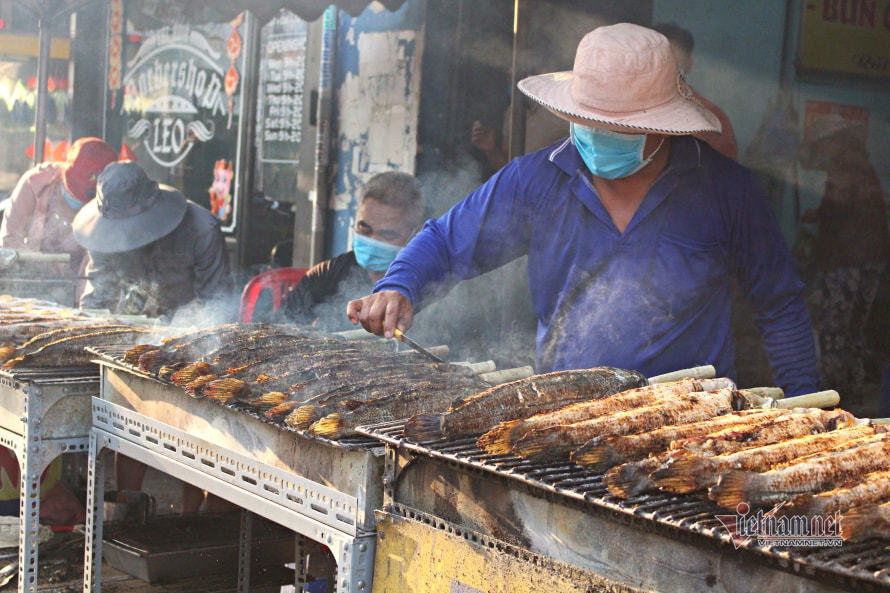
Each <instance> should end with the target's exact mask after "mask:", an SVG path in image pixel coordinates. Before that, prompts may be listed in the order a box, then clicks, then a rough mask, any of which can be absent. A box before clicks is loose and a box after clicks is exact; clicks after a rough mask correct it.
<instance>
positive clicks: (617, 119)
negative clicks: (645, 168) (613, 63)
mask: <svg viewBox="0 0 890 593" xmlns="http://www.w3.org/2000/svg"><path fill="white" fill-rule="evenodd" d="M573 77H574V75H573V74H572V72H571V71H567V72H551V73H548V74H539V75H537V76H529V77H528V78H524V79H523V80H520V81H519V85H518V86H519V90H520V91H522V92H523V93H524V94H525V95H526V96H528V97H529V98H530V99H532V100H534V101H537V102H538V103H540V104H541V105H543V106H544V107H546V108H547V109H549V110H550V111H552V112H553V113H554V114H555V115H557V116H558V117H561V118H562V119H566V120H568V121H571V122H575V123H578V124H581V125H590V124H597V125H605V126H614V127H616V128H621V129H624V128H626V129H630V130H635V131H639V132H652V133H656V134H670V135H674V136H682V135H685V134H697V133H699V132H720V131H721V129H722V126H721V125H720V120H719V119H717V116H716V115H714V114H713V113H711V112H710V111H709V110H707V109H705V108H704V107H702V106H699V105H697V104H696V103H695V100H694V99H686V98H684V97H683V96H681V95H680V94H677V96H676V97H675V98H674V99H672V100H670V101H668V102H667V103H663V104H662V105H658V106H656V107H652V108H649V109H645V110H643V111H637V112H633V113H610V112H604V111H596V110H594V109H591V108H590V107H587V106H585V105H581V104H580V103H578V102H577V101H575V100H574V99H573V98H572V79H573Z"/></svg>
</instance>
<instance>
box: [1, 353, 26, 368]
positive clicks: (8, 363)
mask: <svg viewBox="0 0 890 593" xmlns="http://www.w3.org/2000/svg"><path fill="white" fill-rule="evenodd" d="M23 360H25V357H24V356H16V357H15V358H10V359H9V360H7V361H6V362H4V363H3V366H2V367H0V368H3V369H11V368H13V367H15V365H17V364H19V363H20V362H22V361H23Z"/></svg>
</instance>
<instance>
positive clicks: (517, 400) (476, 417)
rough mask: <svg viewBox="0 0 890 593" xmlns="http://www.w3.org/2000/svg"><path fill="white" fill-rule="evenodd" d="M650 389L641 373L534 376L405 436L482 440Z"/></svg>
mask: <svg viewBox="0 0 890 593" xmlns="http://www.w3.org/2000/svg"><path fill="white" fill-rule="evenodd" d="M646 384H647V380H646V377H644V376H643V375H642V374H640V373H638V372H637V371H628V370H624V369H617V368H613V367H594V368H591V369H579V370H569V371H556V372H553V373H547V374H543V375H533V376H531V377H528V378H526V379H519V380H518V381H512V382H510V383H504V384H502V385H496V386H494V387H492V388H490V389H487V390H485V391H482V392H480V393H476V394H474V395H471V396H467V397H465V398H463V399H461V400H459V401H455V402H454V403H453V404H452V405H451V407H450V408H448V409H447V411H446V412H445V413H440V414H432V415H430V414H426V413H424V414H422V415H417V416H415V417H413V418H411V420H410V421H409V422H408V423H407V424H406V425H405V434H406V435H407V436H409V437H411V438H413V439H415V440H419V441H425V440H431V439H438V438H442V437H444V436H447V437H457V436H462V435H468V434H479V433H482V432H485V431H487V430H490V429H491V428H492V427H493V426H495V425H497V424H498V423H500V422H505V421H508V420H516V419H517V418H527V417H529V416H532V415H534V414H539V413H541V412H546V411H549V410H553V409H555V408H558V407H561V406H564V405H566V404H570V403H573V402H576V401H580V400H583V399H597V398H601V397H606V396H609V395H612V394H615V393H618V392H620V391H624V390H626V389H632V388H634V387H642V386H643V385H646Z"/></svg>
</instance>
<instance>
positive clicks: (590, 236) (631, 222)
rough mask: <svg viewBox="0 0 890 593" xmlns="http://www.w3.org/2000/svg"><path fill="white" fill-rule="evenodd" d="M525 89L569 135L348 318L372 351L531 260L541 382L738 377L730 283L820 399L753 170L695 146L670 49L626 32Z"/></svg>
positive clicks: (792, 370) (499, 186) (795, 288)
mask: <svg viewBox="0 0 890 593" xmlns="http://www.w3.org/2000/svg"><path fill="white" fill-rule="evenodd" d="M519 89H520V90H521V91H522V92H523V93H525V94H526V95H528V96H529V97H530V98H532V99H534V100H535V101H538V102H539V103H541V104H542V105H544V106H545V107H547V108H548V109H550V110H551V111H553V112H554V113H555V114H557V115H559V116H560V117H563V118H564V119H567V120H569V121H570V122H571V135H570V137H569V138H566V139H564V140H562V141H561V142H558V143H556V144H554V145H552V146H550V147H548V148H545V149H543V150H540V151H538V152H535V153H532V154H529V155H525V156H523V157H520V158H518V159H515V160H513V161H512V162H511V163H509V164H508V165H506V166H505V167H504V168H503V169H501V170H500V171H499V172H498V173H497V174H495V175H494V176H493V177H492V178H491V179H489V181H488V182H487V183H485V184H484V185H483V186H481V187H480V188H478V189H477V190H475V191H474V192H473V193H471V194H470V195H469V196H467V197H466V198H465V199H464V200H463V201H461V202H460V203H458V204H457V205H455V206H454V207H453V208H452V209H451V210H450V211H449V212H447V213H446V214H445V215H443V216H442V217H441V218H439V219H438V220H433V221H429V222H428V223H427V224H426V225H425V227H424V228H423V230H422V231H421V232H420V233H419V234H418V235H417V236H416V237H415V238H414V239H413V240H412V241H411V242H410V243H409V244H408V245H407V246H406V247H405V248H404V249H403V250H402V252H401V253H400V254H399V256H398V258H396V260H395V261H394V262H393V264H392V265H391V266H390V268H389V271H388V272H387V274H386V276H385V277H384V278H382V279H381V280H380V281H379V282H377V284H376V285H375V287H374V294H371V295H369V296H366V297H364V298H362V299H359V300H355V301H351V302H350V303H349V306H348V307H347V315H348V316H349V318H350V320H351V321H352V322H353V323H354V324H356V323H359V322H360V323H361V324H362V325H363V326H364V327H365V329H367V330H368V331H370V332H373V333H375V334H378V335H384V336H387V337H389V336H391V335H392V330H393V329H394V328H395V327H399V328H400V329H402V330H407V329H408V328H409V327H410V325H411V320H412V317H413V314H414V312H415V310H416V309H417V308H418V307H419V306H421V305H422V304H423V303H424V302H425V301H426V300H428V299H430V298H432V297H433V296H435V295H436V294H437V293H440V292H441V291H442V290H447V288H449V287H450V286H452V285H453V284H454V283H456V282H458V281H460V280H462V279H464V278H468V277H472V276H475V275H478V274H482V273H484V272H486V271H488V270H491V269H493V268H496V267H497V266H500V265H503V264H504V263H506V262H508V261H510V260H512V259H514V258H516V257H519V256H521V255H523V254H528V256H529V262H528V277H529V283H530V287H531V291H532V298H533V301H534V308H535V312H536V314H537V317H538V331H537V371H538V372H545V371H549V370H559V369H568V368H584V367H592V366H596V365H613V366H619V367H625V368H633V369H636V370H639V371H641V372H643V373H645V374H647V375H649V376H651V375H654V374H659V373H662V372H667V371H671V370H676V369H679V368H685V367H690V366H694V365H697V364H706V363H710V364H713V365H714V366H715V367H716V368H717V371H718V373H719V374H720V375H725V376H730V377H733V376H734V375H735V370H734V346H733V341H732V333H731V329H730V308H731V302H730V281H731V279H732V278H733V277H735V278H736V279H737V280H738V282H739V283H740V286H741V287H742V289H743V291H744V292H745V294H746V295H747V297H748V298H749V299H750V300H751V302H752V304H753V306H754V309H755V312H756V320H757V322H758V325H759V326H760V328H761V330H762V333H763V342H764V347H765V349H766V352H767V354H768V356H769V358H770V362H771V365H772V368H773V374H774V377H775V380H776V383H777V384H778V385H779V386H780V387H782V388H784V389H785V390H786V392H787V393H788V394H789V395H794V394H800V393H805V392H810V391H815V390H816V388H817V383H818V376H817V371H816V358H815V347H814V342H813V336H812V328H811V324H810V319H809V316H808V314H807V311H806V308H805V306H804V301H803V298H802V293H803V284H802V283H801V281H800V280H799V278H798V276H797V273H796V271H795V270H794V266H793V263H792V259H791V256H790V254H789V251H788V249H787V246H786V245H785V243H784V240H783V238H782V235H781V232H780V229H779V227H778V224H777V222H776V220H775V217H774V215H773V214H772V211H771V210H770V208H769V206H768V204H767V202H766V199H765V197H764V194H763V192H762V190H761V189H760V188H759V187H758V186H757V184H756V182H755V181H754V178H753V176H752V174H751V172H750V171H748V170H747V169H745V168H744V167H742V166H740V165H738V164H737V163H735V162H733V161H732V160H730V159H728V158H725V157H723V156H722V155H720V154H719V153H717V152H716V151H714V150H713V149H711V148H710V147H709V146H708V145H707V144H705V143H703V142H700V141H698V140H696V139H695V138H693V137H692V136H691V135H692V134H694V133H697V132H703V131H719V130H720V124H719V121H718V120H717V119H716V117H714V115H713V114H712V113H710V112H708V111H707V110H705V109H703V108H702V107H701V106H700V105H699V104H698V103H697V102H696V101H695V99H694V95H693V93H692V90H691V89H690V88H689V87H688V86H686V83H685V81H684V80H683V79H682V77H681V76H680V75H679V74H678V71H677V66H676V63H675V61H674V58H673V56H672V54H671V49H670V45H669V42H668V40H667V39H666V38H665V37H664V36H663V35H661V34H660V33H657V32H655V31H652V30H651V29H647V28H645V27H640V26H637V25H632V24H627V23H621V24H617V25H612V26H607V27H600V28H598V29H596V30H594V31H593V32H591V33H589V34H588V35H587V36H585V38H584V39H583V40H582V41H581V43H580V44H579V46H578V51H577V55H576V58H575V65H574V69H573V71H572V72H557V73H551V74H545V75H540V76H533V77H530V78H527V79H525V80H523V81H521V82H520V83H519Z"/></svg>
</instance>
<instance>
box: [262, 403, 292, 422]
mask: <svg viewBox="0 0 890 593" xmlns="http://www.w3.org/2000/svg"><path fill="white" fill-rule="evenodd" d="M298 403H299V402H295V401H293V400H291V401H286V402H282V403H280V404H278V405H277V406H273V407H271V408H269V409H268V410H266V411H265V412H264V413H263V416H265V417H266V418H268V419H269V420H278V419H279V418H280V417H281V416H282V415H284V414H289V413H290V412H293V410H294V408H295V407H296V406H297V404H298Z"/></svg>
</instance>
